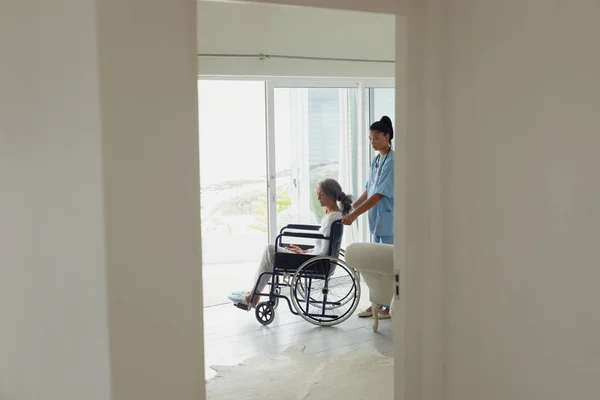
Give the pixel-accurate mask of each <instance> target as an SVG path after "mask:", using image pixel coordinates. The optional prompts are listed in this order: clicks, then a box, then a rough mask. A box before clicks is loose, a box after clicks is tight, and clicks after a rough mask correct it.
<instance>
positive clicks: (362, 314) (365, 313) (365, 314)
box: [358, 310, 373, 318]
mask: <svg viewBox="0 0 600 400" xmlns="http://www.w3.org/2000/svg"><path fill="white" fill-rule="evenodd" d="M372 316H373V311H371V310H364V311H361V312H359V313H358V317H359V318H366V317H372Z"/></svg>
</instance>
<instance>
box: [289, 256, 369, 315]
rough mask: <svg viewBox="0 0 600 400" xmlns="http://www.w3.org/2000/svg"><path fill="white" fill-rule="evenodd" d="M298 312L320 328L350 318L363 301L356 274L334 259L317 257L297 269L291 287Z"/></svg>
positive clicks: (342, 262)
mask: <svg viewBox="0 0 600 400" xmlns="http://www.w3.org/2000/svg"><path fill="white" fill-rule="evenodd" d="M290 286H291V287H290V292H291V293H290V294H291V296H290V297H291V300H292V304H293V306H294V308H295V309H296V312H297V313H298V314H300V316H301V317H302V318H304V319H305V320H306V321H308V322H310V323H312V324H315V325H319V326H332V325H337V324H339V323H341V322H343V321H345V320H346V319H348V317H350V316H351V315H352V314H353V313H354V311H355V310H356V307H358V302H359V300H360V285H359V283H358V276H357V274H356V271H355V270H354V269H353V268H351V267H350V266H348V265H347V264H346V263H345V262H344V261H342V260H340V259H338V258H334V257H316V258H312V259H310V260H308V261H306V262H305V263H304V264H302V265H301V266H300V268H298V270H297V271H296V274H295V275H294V278H293V279H292V282H291V285H290Z"/></svg>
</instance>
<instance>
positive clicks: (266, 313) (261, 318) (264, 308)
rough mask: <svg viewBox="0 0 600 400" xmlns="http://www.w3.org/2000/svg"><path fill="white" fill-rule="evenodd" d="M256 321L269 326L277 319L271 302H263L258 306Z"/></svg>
mask: <svg viewBox="0 0 600 400" xmlns="http://www.w3.org/2000/svg"><path fill="white" fill-rule="evenodd" d="M254 314H255V315H256V320H257V321H258V322H260V323H261V324H263V325H264V326H267V325H269V324H270V323H271V322H273V320H274V319H275V308H274V307H273V304H271V302H270V301H263V302H261V303H258V304H257V305H256V311H255V313H254Z"/></svg>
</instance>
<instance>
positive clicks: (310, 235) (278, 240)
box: [275, 232, 331, 247]
mask: <svg viewBox="0 0 600 400" xmlns="http://www.w3.org/2000/svg"><path fill="white" fill-rule="evenodd" d="M283 237H295V238H305V239H331V238H330V237H328V236H323V235H321V234H320V233H300V232H283V233H280V234H279V235H277V238H275V247H279V246H280V245H281V239H282V238H283Z"/></svg>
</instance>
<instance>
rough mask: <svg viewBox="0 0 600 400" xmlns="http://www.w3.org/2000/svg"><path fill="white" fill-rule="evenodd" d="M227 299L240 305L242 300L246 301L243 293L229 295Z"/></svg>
mask: <svg viewBox="0 0 600 400" xmlns="http://www.w3.org/2000/svg"><path fill="white" fill-rule="evenodd" d="M227 298H228V299H229V300H231V301H233V302H234V303H240V302H241V301H242V300H244V301H245V300H246V296H245V295H244V294H243V293H236V294H230V295H229V296H227Z"/></svg>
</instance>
